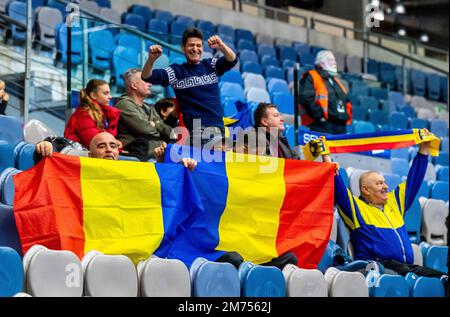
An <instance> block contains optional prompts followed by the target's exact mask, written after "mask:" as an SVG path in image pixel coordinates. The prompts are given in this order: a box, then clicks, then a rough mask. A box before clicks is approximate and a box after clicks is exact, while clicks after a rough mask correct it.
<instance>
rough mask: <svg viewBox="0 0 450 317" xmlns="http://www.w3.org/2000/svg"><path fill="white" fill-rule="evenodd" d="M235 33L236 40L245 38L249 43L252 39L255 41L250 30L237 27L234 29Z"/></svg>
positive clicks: (252, 41)
mask: <svg viewBox="0 0 450 317" xmlns="http://www.w3.org/2000/svg"><path fill="white" fill-rule="evenodd" d="M235 34H236V41H239V40H247V41H249V42H251V43H254V41H255V39H254V36H253V33H252V31H250V30H246V29H239V28H237V29H236V30H235Z"/></svg>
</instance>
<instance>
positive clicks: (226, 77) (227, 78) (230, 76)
mask: <svg viewBox="0 0 450 317" xmlns="http://www.w3.org/2000/svg"><path fill="white" fill-rule="evenodd" d="M220 80H221V81H222V82H229V83H235V84H238V85H239V86H241V87H243V86H244V82H243V80H242V76H241V73H240V72H239V71H237V70H233V69H232V70H230V71H228V72H226V73H225V74H223V76H222V77H221V78H220Z"/></svg>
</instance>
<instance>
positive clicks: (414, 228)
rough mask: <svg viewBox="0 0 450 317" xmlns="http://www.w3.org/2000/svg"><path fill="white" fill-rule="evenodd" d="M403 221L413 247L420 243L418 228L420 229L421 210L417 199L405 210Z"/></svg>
mask: <svg viewBox="0 0 450 317" xmlns="http://www.w3.org/2000/svg"><path fill="white" fill-rule="evenodd" d="M404 219H405V227H406V231H407V232H408V235H409V240H410V241H411V243H413V246H414V244H417V243H419V242H420V228H421V227H422V208H421V206H420V203H419V200H418V199H417V198H416V199H415V200H414V202H413V203H412V205H411V207H409V209H408V210H407V212H406V214H405V217H404Z"/></svg>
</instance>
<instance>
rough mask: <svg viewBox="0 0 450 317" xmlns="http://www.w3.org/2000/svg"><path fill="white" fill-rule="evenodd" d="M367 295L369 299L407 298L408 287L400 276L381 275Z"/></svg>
mask: <svg viewBox="0 0 450 317" xmlns="http://www.w3.org/2000/svg"><path fill="white" fill-rule="evenodd" d="M369 293H370V297H409V286H408V283H407V282H406V280H405V278H404V277H403V276H401V275H388V274H382V275H381V276H380V277H379V278H378V279H377V280H376V282H375V285H374V286H373V287H370V289H369Z"/></svg>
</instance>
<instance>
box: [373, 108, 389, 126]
mask: <svg viewBox="0 0 450 317" xmlns="http://www.w3.org/2000/svg"><path fill="white" fill-rule="evenodd" d="M369 121H370V122H372V123H373V124H374V125H375V126H376V127H377V129H378V130H379V129H380V127H381V126H385V125H387V126H389V124H390V121H389V113H388V112H386V111H382V110H372V111H370V112H369Z"/></svg>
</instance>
